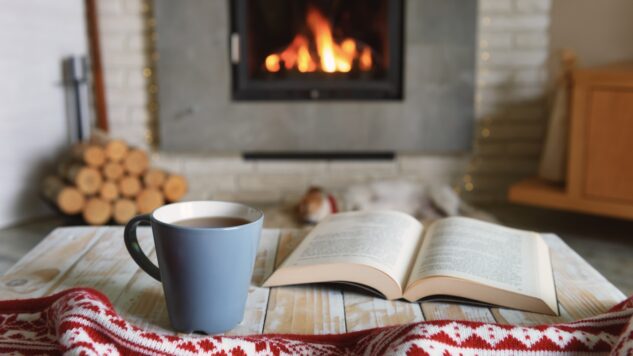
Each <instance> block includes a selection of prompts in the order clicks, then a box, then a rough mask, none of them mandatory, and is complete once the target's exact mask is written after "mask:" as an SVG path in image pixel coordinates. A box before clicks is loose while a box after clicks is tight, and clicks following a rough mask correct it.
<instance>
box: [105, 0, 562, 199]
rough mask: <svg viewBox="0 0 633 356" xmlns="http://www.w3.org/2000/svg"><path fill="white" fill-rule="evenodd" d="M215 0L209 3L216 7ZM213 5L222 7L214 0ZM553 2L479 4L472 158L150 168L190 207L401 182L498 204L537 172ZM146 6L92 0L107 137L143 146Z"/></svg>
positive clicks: (175, 162)
mask: <svg viewBox="0 0 633 356" xmlns="http://www.w3.org/2000/svg"><path fill="white" fill-rule="evenodd" d="M214 1H216V0H214ZM217 1H220V0H217ZM550 6H551V0H479V33H478V50H477V53H476V56H477V62H478V63H477V81H476V93H475V108H476V123H475V127H476V129H475V132H474V135H475V146H474V151H473V153H472V154H471V155H468V156H466V155H455V156H447V155H428V154H406V155H399V157H398V159H397V160H395V161H384V162H328V161H309V162H308V161H305V162H285V161H254V162H253V161H243V160H242V159H241V157H240V156H239V155H238V154H235V155H211V156H209V155H204V156H203V155H195V154H170V153H163V152H160V151H158V152H156V153H155V154H154V159H155V161H156V164H157V165H159V166H164V167H166V168H168V169H171V170H175V171H180V172H183V173H184V174H185V175H187V176H188V177H189V178H190V182H191V191H190V193H189V198H191V199H207V198H213V199H237V200H249V201H253V200H259V201H280V200H282V199H287V198H288V197H295V196H296V195H297V194H300V193H301V192H302V191H303V190H304V189H305V188H306V186H307V185H308V184H321V185H325V186H328V187H340V186H345V185H347V184H350V183H356V182H365V181H368V180H371V179H388V178H393V177H407V178H410V179H415V180H419V181H425V182H432V183H437V182H445V183H450V184H456V185H457V186H458V187H459V188H460V190H461V191H462V193H463V196H464V197H465V198H466V199H468V200H470V201H473V202H482V203H483V202H490V201H496V200H500V199H503V198H504V196H505V190H506V187H507V185H508V184H510V183H511V182H514V181H516V180H518V179H520V178H521V177H524V176H527V175H532V174H534V172H535V171H536V166H537V162H538V157H539V154H540V148H541V141H542V136H543V130H544V120H545V100H544V99H545V98H544V97H545V91H546V84H547V80H548V78H547V70H546V69H547V60H548V56H549V52H548V51H549V47H548V44H549V43H548V41H549V35H548V28H549V23H550ZM150 8H151V0H125V1H124V0H99V1H98V10H99V19H98V20H99V26H100V34H101V37H102V38H101V46H102V56H103V58H102V60H103V63H104V70H105V79H106V95H107V102H108V108H107V109H108V114H109V120H110V127H111V134H112V135H113V136H116V137H121V138H124V139H126V140H128V141H130V142H132V143H133V144H135V145H139V146H148V140H147V137H148V128H149V121H150V117H151V116H150V113H149V111H148V103H149V102H150V99H151V96H150V94H148V93H149V91H148V90H147V88H148V84H149V83H150V81H151V79H152V78H151V73H150V72H149V71H148V70H147V67H146V66H147V63H148V61H149V58H148V53H149V51H147V48H146V43H147V42H146V37H145V36H146V33H147V31H148V28H147V25H148V24H149V25H151V24H152V21H151V20H150V21H147V20H148V16H150V14H149V13H148V12H149V9H150Z"/></svg>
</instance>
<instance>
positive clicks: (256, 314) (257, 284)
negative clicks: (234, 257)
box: [226, 229, 280, 335]
mask: <svg viewBox="0 0 633 356" xmlns="http://www.w3.org/2000/svg"><path fill="white" fill-rule="evenodd" d="M279 234H280V231H279V230H277V229H274V230H264V231H263V232H262V237H261V240H260V243H259V249H258V250H257V258H256V260H255V268H254V269H253V278H252V281H251V286H250V288H249V291H248V298H247V300H246V310H245V311H244V320H242V322H241V323H240V324H239V325H238V326H237V327H235V328H234V329H233V330H231V331H229V332H227V333H226V335H249V334H261V333H262V331H263V330H264V321H265V320H266V308H267V307H268V296H269V295H270V289H269V288H263V287H262V286H261V285H262V283H264V281H265V280H266V278H268V276H270V274H271V273H272V272H273V270H274V266H275V257H276V254H277V246H278V242H279Z"/></svg>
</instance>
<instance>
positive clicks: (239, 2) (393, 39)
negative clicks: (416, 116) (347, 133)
mask: <svg viewBox="0 0 633 356" xmlns="http://www.w3.org/2000/svg"><path fill="white" fill-rule="evenodd" d="M228 1H229V3H230V5H231V6H230V8H231V33H230V34H229V36H230V38H229V44H230V46H231V48H230V51H229V56H230V58H229V60H230V61H231V64H232V65H231V72H232V73H231V76H232V97H233V100H237V101H241V100H244V101H258V100H259V101H261V100H267V101H274V100H310V101H314V100H402V99H403V85H404V83H403V77H402V73H403V69H404V68H403V66H404V60H403V58H404V55H403V52H404V0H387V1H388V6H389V8H388V9H389V14H388V18H387V20H388V26H389V29H388V31H389V56H390V61H389V67H388V68H387V71H386V77H385V79H380V80H377V79H364V80H354V81H351V80H350V81H329V80H310V81H309V83H310V84H309V86H308V85H306V82H305V81H302V80H284V81H283V82H281V81H279V82H276V81H266V80H258V79H252V78H249V76H248V67H247V66H248V64H247V63H246V60H243V59H245V58H247V57H246V53H247V50H248V49H247V41H246V40H245V39H246V36H247V20H246V18H247V13H248V1H249V0H228ZM333 83H335V84H333Z"/></svg>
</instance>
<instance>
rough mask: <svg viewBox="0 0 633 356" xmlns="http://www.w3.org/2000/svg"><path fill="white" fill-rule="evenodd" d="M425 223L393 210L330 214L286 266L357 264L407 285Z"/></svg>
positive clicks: (311, 233)
mask: <svg viewBox="0 0 633 356" xmlns="http://www.w3.org/2000/svg"><path fill="white" fill-rule="evenodd" d="M421 234H422V224H421V223H420V222H418V221H417V220H416V219H414V218H413V217H411V216H409V215H407V214H403V213H398V212H392V211H369V212H351V213H341V214H336V215H331V216H330V217H328V218H327V219H326V220H324V221H323V222H321V223H319V224H318V225H317V226H316V227H315V228H314V230H312V231H311V232H310V233H309V234H308V236H307V237H306V238H305V240H304V241H303V242H301V244H300V245H299V247H297V250H295V251H293V252H292V254H291V255H290V257H288V259H287V260H286V261H284V263H283V265H282V267H284V266H304V265H313V264H329V263H356V264H363V265H368V266H372V267H374V268H376V269H379V270H380V271H382V272H384V273H387V274H388V275H389V276H390V277H391V278H393V279H394V280H395V281H396V282H398V284H399V285H400V286H404V283H405V280H406V278H407V274H408V272H409V269H410V267H411V263H412V260H413V258H414V257H415V254H416V253H417V247H418V242H419V240H420V236H421Z"/></svg>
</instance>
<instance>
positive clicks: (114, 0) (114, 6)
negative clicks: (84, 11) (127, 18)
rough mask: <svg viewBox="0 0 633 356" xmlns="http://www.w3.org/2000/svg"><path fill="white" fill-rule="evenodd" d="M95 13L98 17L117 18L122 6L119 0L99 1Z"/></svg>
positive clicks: (121, 11)
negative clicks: (96, 12)
mask: <svg viewBox="0 0 633 356" xmlns="http://www.w3.org/2000/svg"><path fill="white" fill-rule="evenodd" d="M97 11H98V14H99V16H100V17H105V16H107V17H110V16H117V15H120V14H122V13H123V4H122V3H121V0H99V1H97Z"/></svg>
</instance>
